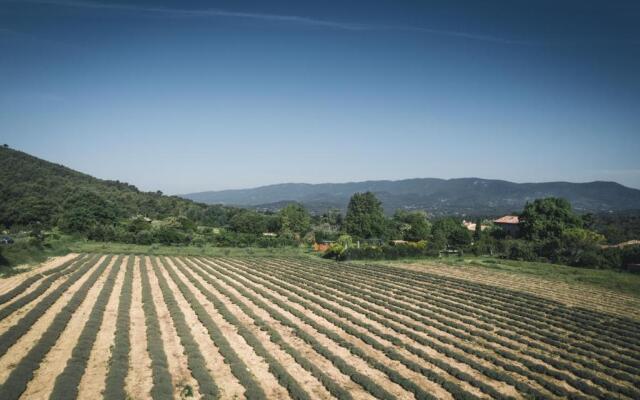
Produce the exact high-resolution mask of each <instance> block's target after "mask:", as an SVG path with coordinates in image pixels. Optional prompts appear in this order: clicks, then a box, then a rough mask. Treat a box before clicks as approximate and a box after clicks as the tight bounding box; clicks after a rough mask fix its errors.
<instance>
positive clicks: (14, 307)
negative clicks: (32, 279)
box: [0, 257, 86, 321]
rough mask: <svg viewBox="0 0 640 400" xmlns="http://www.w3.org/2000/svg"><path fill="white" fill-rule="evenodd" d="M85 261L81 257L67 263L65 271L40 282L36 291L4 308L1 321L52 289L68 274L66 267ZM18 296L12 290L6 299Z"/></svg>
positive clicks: (84, 258)
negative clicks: (58, 280)
mask: <svg viewBox="0 0 640 400" xmlns="http://www.w3.org/2000/svg"><path fill="white" fill-rule="evenodd" d="M83 260H86V257H80V258H78V259H75V260H72V262H71V263H69V264H67V263H65V265H63V266H65V268H64V269H63V270H61V271H58V272H56V273H53V274H51V275H50V276H48V277H47V278H45V279H43V280H42V281H41V282H40V284H39V285H38V286H37V287H36V288H35V289H33V290H32V291H31V292H29V293H27V294H25V295H24V296H22V297H20V298H19V299H17V300H16V301H14V302H12V303H10V304H8V305H7V306H6V307H4V308H3V309H2V310H0V321H2V320H3V319H5V318H7V317H8V316H10V315H11V314H13V313H14V312H16V311H18V310H20V309H22V307H24V306H26V305H27V304H29V303H31V302H32V301H34V300H35V299H37V298H38V297H40V296H41V295H42V294H43V293H44V292H46V291H47V290H48V289H49V288H50V287H51V285H53V282H55V281H56V280H57V279H58V278H60V277H62V276H63V275H65V274H67V273H68V270H66V266H72V265H74V266H78V265H80V264H81V261H83ZM72 269H73V268H72ZM36 276H37V275H36ZM20 286H22V285H18V287H20ZM16 289H17V288H16ZM23 290H24V289H23ZM18 294H19V293H16V292H15V291H13V290H12V291H11V292H9V293H7V297H6V298H7V299H13V298H14V297H16V296H17V295H18ZM7 301H8V300H7Z"/></svg>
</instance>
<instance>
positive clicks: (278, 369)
mask: <svg viewBox="0 0 640 400" xmlns="http://www.w3.org/2000/svg"><path fill="white" fill-rule="evenodd" d="M180 263H181V261H177V262H176V263H175V265H176V267H177V268H178V269H179V270H180V272H182V274H183V275H184V276H185V277H186V278H187V280H189V281H190V282H191V284H192V285H194V286H195V287H196V289H197V290H199V291H200V292H201V293H202V294H203V295H204V296H205V297H206V298H207V300H209V301H210V302H211V304H213V306H214V307H215V308H216V310H217V311H218V312H219V313H220V315H221V316H222V318H223V319H224V320H225V321H227V322H228V323H229V324H231V325H233V326H234V327H235V328H236V329H237V332H238V334H239V335H240V336H242V338H243V339H244V340H245V342H247V344H248V345H250V346H251V347H252V348H253V350H254V351H255V353H256V354H257V355H258V356H259V357H262V358H263V359H264V360H265V361H266V363H267V364H268V365H269V371H270V372H271V373H272V374H273V375H274V376H275V377H276V379H277V380H278V382H279V383H280V384H281V385H282V386H283V387H284V388H286V389H287V391H288V392H289V396H290V397H291V398H292V399H294V400H310V399H311V397H310V396H309V394H308V393H307V392H306V391H305V390H304V389H303V388H302V387H301V386H300V384H299V383H298V382H297V381H296V380H295V379H294V378H293V377H292V376H291V374H289V373H288V372H287V370H286V369H285V368H284V366H283V365H282V364H280V362H279V361H278V360H276V358H275V357H274V356H273V355H272V354H271V353H269V351H268V350H267V349H266V348H265V347H264V346H263V345H262V343H261V342H260V340H259V339H258V338H256V336H255V335H254V334H253V333H252V332H251V331H250V330H249V329H248V328H247V327H246V326H245V325H244V324H242V323H241V322H240V320H239V319H238V318H237V317H236V316H235V315H234V314H233V313H232V312H231V311H230V310H229V309H228V308H227V306H226V305H225V304H224V303H223V302H222V301H221V300H220V299H218V298H217V297H216V296H214V295H213V293H212V292H210V291H209V290H207V289H206V288H205V287H204V285H202V284H201V283H200V282H199V281H198V280H197V279H195V278H194V277H193V275H192V274H191V273H190V272H189V271H188V270H187V269H186V268H185V267H184V266H183V265H181V264H180ZM169 273H170V274H171V275H172V278H173V279H174V280H176V281H177V280H178V279H179V278H178V277H177V276H176V274H175V272H174V271H171V270H170V272H169ZM185 290H186V287H185ZM194 300H195V298H194ZM191 304H192V306H194V304H193V303H191ZM196 307H197V308H198V309H200V306H199V305H198V306H196ZM247 397H248V398H249V396H247ZM252 397H255V396H252Z"/></svg>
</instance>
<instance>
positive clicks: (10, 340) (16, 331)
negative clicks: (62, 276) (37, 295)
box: [0, 256, 99, 357]
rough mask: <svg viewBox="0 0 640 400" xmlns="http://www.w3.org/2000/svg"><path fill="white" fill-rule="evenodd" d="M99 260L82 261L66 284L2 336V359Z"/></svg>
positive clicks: (88, 259) (91, 258)
mask: <svg viewBox="0 0 640 400" xmlns="http://www.w3.org/2000/svg"><path fill="white" fill-rule="evenodd" d="M98 258H99V257H98V256H94V257H90V258H87V259H85V260H84V261H82V264H81V265H80V266H79V267H78V268H77V270H76V271H75V272H74V273H73V274H71V275H70V276H69V278H67V280H66V281H65V282H63V283H62V284H61V285H60V286H58V287H57V288H56V289H55V290H54V291H52V292H51V293H49V294H48V295H47V296H45V297H44V298H43V299H41V300H40V301H39V302H38V303H37V304H36V305H35V306H34V307H33V308H32V309H31V310H30V311H29V312H27V313H26V314H25V315H24V316H23V317H22V318H20V320H19V321H18V322H17V323H16V324H15V325H13V326H12V327H11V328H9V329H8V330H7V331H6V332H4V333H3V334H2V335H0V357H2V356H3V355H5V354H6V352H7V351H8V350H9V348H10V347H11V346H13V345H14V344H15V343H16V342H17V341H18V339H20V338H21V337H22V335H24V334H25V333H26V332H27V331H28V330H29V329H31V327H32V326H33V324H35V323H36V321H37V320H38V319H40V317H42V315H43V314H44V313H45V312H46V311H47V310H48V309H49V307H51V306H52V305H53V303H55V302H56V301H57V300H58V299H59V298H60V296H62V294H63V293H64V292H65V291H66V290H67V289H68V288H69V287H70V286H71V285H73V284H74V283H75V282H76V281H77V280H78V279H80V277H81V276H82V275H84V273H85V272H87V271H88V270H89V269H90V268H91V267H92V266H94V265H95V262H96V260H98Z"/></svg>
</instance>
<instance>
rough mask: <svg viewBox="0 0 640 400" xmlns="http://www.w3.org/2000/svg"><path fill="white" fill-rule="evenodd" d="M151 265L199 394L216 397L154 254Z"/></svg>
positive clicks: (214, 385) (204, 396) (199, 354)
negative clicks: (196, 383)
mask: <svg viewBox="0 0 640 400" xmlns="http://www.w3.org/2000/svg"><path fill="white" fill-rule="evenodd" d="M151 265H152V267H153V270H154V273H155V275H156V276H157V278H158V283H159V285H160V291H161V292H162V297H163V299H164V302H165V304H166V305H167V309H168V310H169V314H170V315H171V319H172V320H173V325H174V326H175V329H176V332H177V333H178V337H179V338H180V343H181V344H182V347H183V348H184V351H185V354H186V356H187V365H188V366H189V370H191V375H192V376H193V377H194V378H195V380H196V381H197V382H198V386H199V388H200V395H201V396H202V398H204V399H217V398H218V397H219V396H220V389H219V388H218V385H216V383H215V382H214V380H213V377H211V375H210V374H209V371H208V370H207V363H206V361H205V359H204V356H203V355H202V352H201V351H200V347H199V346H198V343H196V341H195V339H194V338H193V335H192V334H191V328H190V327H189V325H188V324H187V321H186V319H185V316H184V313H183V312H182V310H181V309H180V305H179V304H178V302H177V301H176V299H175V297H174V295H173V293H172V291H171V289H170V288H169V284H168V283H167V280H166V279H165V277H164V275H163V274H162V273H161V272H160V268H159V267H158V263H157V260H156V258H155V256H154V257H152V258H151Z"/></svg>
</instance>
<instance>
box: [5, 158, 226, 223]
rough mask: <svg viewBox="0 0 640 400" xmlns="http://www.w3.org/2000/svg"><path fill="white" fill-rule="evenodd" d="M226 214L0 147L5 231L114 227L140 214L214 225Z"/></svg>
mask: <svg viewBox="0 0 640 400" xmlns="http://www.w3.org/2000/svg"><path fill="white" fill-rule="evenodd" d="M71 211H73V213H71ZM224 212H225V210H224V209H223V208H222V207H217V206H207V205H204V204H197V203H194V202H193V201H190V200H185V199H182V198H179V197H173V196H164V195H162V194H161V193H160V192H158V193H154V192H141V191H140V190H138V189H137V188H136V187H135V186H133V185H129V184H127V183H124V182H119V181H109V180H101V179H97V178H94V177H92V176H89V175H86V174H83V173H80V172H77V171H74V170H72V169H70V168H67V167H64V166H62V165H58V164H54V163H51V162H48V161H45V160H41V159H39V158H37V157H33V156H31V155H29V154H26V153H23V152H21V151H17V150H13V149H10V148H7V147H0V222H1V225H3V226H4V227H5V228H12V227H34V226H41V227H42V228H48V227H51V226H54V225H60V224H61V223H63V222H66V223H68V224H69V223H76V224H77V223H80V224H82V223H85V222H91V223H94V222H98V223H103V224H113V223H115V222H117V221H118V220H121V219H126V218H130V217H132V216H136V215H142V216H146V217H149V218H151V219H162V218H166V217H170V216H179V215H183V216H188V217H189V218H190V219H191V220H193V221H202V220H205V219H208V220H210V221H209V222H210V223H216V221H215V220H216V218H218V217H219V216H220V214H224ZM65 218H66V220H65ZM63 220H64V221H63Z"/></svg>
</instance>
